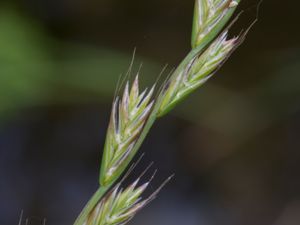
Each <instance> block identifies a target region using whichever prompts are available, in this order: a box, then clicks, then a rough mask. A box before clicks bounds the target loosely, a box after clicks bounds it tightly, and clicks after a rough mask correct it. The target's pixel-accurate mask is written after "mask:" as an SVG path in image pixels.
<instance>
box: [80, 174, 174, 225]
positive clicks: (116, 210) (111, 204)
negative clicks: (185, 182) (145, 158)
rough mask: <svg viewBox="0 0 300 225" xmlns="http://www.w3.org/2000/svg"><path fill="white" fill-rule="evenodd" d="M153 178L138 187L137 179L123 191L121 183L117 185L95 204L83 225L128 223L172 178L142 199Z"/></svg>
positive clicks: (119, 224) (118, 224)
mask: <svg viewBox="0 0 300 225" xmlns="http://www.w3.org/2000/svg"><path fill="white" fill-rule="evenodd" d="M155 173H156V172H155ZM155 173H154V174H155ZM153 177H154V175H153V176H152V177H151V179H150V180H149V181H148V182H146V183H144V184H142V185H138V183H139V181H140V177H139V178H138V179H137V180H136V181H134V182H133V183H132V184H131V185H129V186H128V187H127V188H126V189H125V190H123V189H121V183H118V184H117V185H116V186H115V187H114V188H113V189H112V190H111V191H110V192H109V193H108V194H107V195H106V197H104V198H103V199H102V200H101V201H100V202H99V203H98V204H97V206H96V207H95V208H94V209H93V211H92V212H91V213H90V214H89V216H88V219H87V220H86V222H85V223H84V225H121V224H122V225H123V224H126V223H127V222H129V221H130V220H131V219H132V218H133V217H134V216H135V215H136V213H137V212H139V211H140V210H141V209H142V208H144V207H145V206H146V205H147V204H148V203H149V202H151V201H152V200H153V199H154V198H155V197H156V196H157V194H158V193H159V191H160V190H161V189H162V187H163V186H164V185H165V184H166V183H167V182H169V181H170V179H171V178H172V177H169V178H168V179H167V180H166V181H165V182H164V183H163V184H162V185H161V186H160V187H159V188H158V189H157V190H156V191H154V192H153V193H152V194H151V195H150V196H148V197H147V198H145V199H143V198H142V194H143V193H144V191H145V190H146V189H147V187H148V186H149V184H150V182H151V180H152V179H153Z"/></svg>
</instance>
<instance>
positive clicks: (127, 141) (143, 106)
mask: <svg viewBox="0 0 300 225" xmlns="http://www.w3.org/2000/svg"><path fill="white" fill-rule="evenodd" d="M153 92H154V87H152V88H151V90H150V91H147V90H145V91H143V92H142V93H139V79H138V76H136V78H135V80H134V82H133V84H132V87H131V90H129V83H128V82H127V84H126V85H125V89H124V94H123V96H122V98H119V97H116V99H115V100H114V103H113V107H112V113H111V119H110V123H109V127H108V130H107V137H106V143H105V147H104V155H103V161H102V168H101V172H100V184H101V185H103V186H105V185H109V183H111V182H112V181H114V180H115V179H116V178H117V176H118V175H119V174H120V173H121V172H123V171H121V172H120V168H121V165H122V163H123V162H124V161H126V159H127V157H128V155H129V154H130V153H131V150H132V148H133V146H134V144H135V142H136V140H137V137H138V136H139V135H140V133H141V131H142V129H143V126H144V124H145V121H146V120H147V118H148V116H149V114H150V112H151V109H152V106H153V101H152V95H153Z"/></svg>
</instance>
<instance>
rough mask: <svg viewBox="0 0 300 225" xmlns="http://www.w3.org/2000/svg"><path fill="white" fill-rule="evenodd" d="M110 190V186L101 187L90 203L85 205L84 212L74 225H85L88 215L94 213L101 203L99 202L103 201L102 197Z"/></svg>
mask: <svg viewBox="0 0 300 225" xmlns="http://www.w3.org/2000/svg"><path fill="white" fill-rule="evenodd" d="M109 188H110V186H101V187H99V188H98V190H97V191H96V192H95V194H94V195H93V196H92V198H91V199H90V200H89V201H88V203H87V204H86V205H85V207H84V209H83V210H82V212H81V213H80V214H79V216H78V217H77V219H76V221H75V222H74V225H83V224H84V222H85V221H86V220H87V218H88V215H89V214H90V213H91V212H92V210H93V209H94V208H95V206H96V205H97V204H98V203H99V201H100V200H101V199H102V197H103V196H104V194H105V193H106V192H107V191H108V189H109Z"/></svg>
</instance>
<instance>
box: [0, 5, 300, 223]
mask: <svg viewBox="0 0 300 225" xmlns="http://www.w3.org/2000/svg"><path fill="white" fill-rule="evenodd" d="M257 4H258V1H252V0H251V1H247V0H243V1H242V3H241V5H240V8H239V9H240V10H242V9H243V10H244V14H243V15H242V17H241V18H240V20H239V22H238V23H237V24H236V25H235V26H234V27H233V29H232V32H231V33H232V35H236V34H238V33H239V32H240V30H241V29H245V28H247V26H248V25H249V24H250V23H251V22H252V21H253V20H254V19H255V18H256V17H257ZM299 7H300V3H299V1H295V0H286V1H280V0H265V1H263V2H262V4H261V7H260V9H259V11H258V15H259V18H258V22H257V23H256V25H255V26H254V27H253V29H252V30H251V32H250V33H249V35H248V37H247V39H246V41H245V43H244V44H243V45H242V46H241V47H240V48H239V49H238V50H237V51H236V52H235V53H234V55H233V56H232V57H231V58H230V60H229V61H228V62H227V63H226V64H225V66H224V67H223V68H222V69H221V70H220V71H219V72H218V74H217V75H216V76H215V77H214V78H213V79H211V80H210V81H209V83H208V84H206V85H205V86H204V87H202V88H201V89H200V90H199V91H197V93H195V94H193V95H192V96H191V97H190V98H188V99H187V100H186V101H185V102H184V103H182V104H181V105H180V106H178V107H177V108H176V110H174V111H173V112H172V113H171V114H170V115H168V116H167V117H165V118H163V119H161V120H160V121H158V122H157V123H156V125H155V126H154V127H153V129H152V131H151V134H150V135H149V138H148V139H147V140H146V142H145V144H144V145H143V147H142V149H141V152H146V156H145V157H144V159H143V161H142V163H141V164H140V165H139V167H138V168H137V172H136V173H138V172H139V171H140V170H142V169H143V167H145V166H146V165H147V164H148V163H149V162H151V161H154V162H155V168H156V167H157V168H159V173H158V175H157V177H156V179H155V181H154V182H153V185H152V186H151V187H150V188H149V191H153V190H154V189H155V187H157V185H159V184H160V183H161V182H162V181H163V179H165V178H166V177H167V176H169V175H170V174H172V173H175V174H176V176H175V178H174V179H173V181H172V182H171V183H170V184H169V185H168V186H167V187H166V188H165V189H164V190H163V191H162V193H161V194H160V196H159V198H158V199H157V200H156V201H155V202H153V203H152V204H151V205H150V206H149V207H147V208H146V209H145V210H144V211H142V212H141V213H140V214H139V215H138V216H137V217H136V218H135V219H134V220H133V221H132V222H131V224H143V225H148V224H149V225H150V224H157V225H159V224H163V225H169V224H170V225H171V224H172V225H177V224H178V225H182V224H186V225H200V224H201V225H221V224H222V225H229V224H230V225H241V224H243V225H297V224H299V223H300V216H299V215H300V199H299V197H300V196H299V193H300V192H299V190H300V182H299V171H300V153H299V151H300V150H299V147H300V138H299V136H300V74H299V71H300V46H299V45H300V37H299V36H300V29H299V23H300V14H299V12H298V11H299ZM192 12H193V0H172V1H171V0H152V1H146V0H139V1H138V0H127V1H126V0H72V1H71V0H19V1H17V0H14V1H12V0H7V1H1V3H0V179H1V180H0V223H1V224H3V225H5V224H18V219H19V216H20V213H21V210H24V220H25V219H26V218H28V221H29V224H41V221H42V220H43V218H47V221H48V222H47V224H50V225H51V224H53V225H54V224H55V225H65V224H72V222H73V221H74V219H75V217H76V215H77V214H78V213H79V212H80V209H81V208H82V207H83V205H84V203H85V202H86V201H87V200H88V198H89V197H90V196H91V194H92V193H93V192H94V191H95V190H96V188H97V178H98V169H99V163H100V159H101V153H102V146H103V142H104V137H105V132H106V127H107V123H108V118H109V113H110V107H111V100H112V96H113V92H114V88H115V86H116V82H117V80H118V77H119V75H120V74H121V73H125V71H126V70H127V68H128V65H129V63H130V59H131V57H132V52H133V49H134V47H137V59H136V64H135V67H138V66H139V64H140V63H141V62H143V69H142V76H141V80H142V83H143V86H147V85H148V86H149V85H150V84H151V83H152V82H153V81H155V80H156V78H157V76H158V74H159V72H160V70H161V69H162V67H163V66H164V65H165V64H166V63H168V64H169V68H170V69H171V68H172V67H174V66H176V65H177V64H178V63H179V62H180V60H181V59H182V58H183V57H184V56H185V54H187V53H188V51H189V48H190V47H189V46H190V33H191V21H192ZM133 178H134V176H133V177H131V178H130V179H133ZM130 179H129V180H130ZM24 224H25V221H24Z"/></svg>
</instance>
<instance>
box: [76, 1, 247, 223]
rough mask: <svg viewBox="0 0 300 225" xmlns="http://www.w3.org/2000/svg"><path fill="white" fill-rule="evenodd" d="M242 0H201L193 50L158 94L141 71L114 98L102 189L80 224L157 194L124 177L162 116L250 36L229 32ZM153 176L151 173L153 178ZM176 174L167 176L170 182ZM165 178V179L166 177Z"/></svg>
mask: <svg viewBox="0 0 300 225" xmlns="http://www.w3.org/2000/svg"><path fill="white" fill-rule="evenodd" d="M239 2H240V0H196V1H195V10H194V19H193V29H192V39H191V46H192V48H191V51H190V52H189V54H188V55H187V56H186V57H185V58H184V59H183V61H182V62H181V63H180V64H179V66H178V67H177V68H176V69H175V70H174V71H173V73H172V74H171V75H170V76H169V78H168V79H167V80H166V81H165V82H164V84H163V85H162V87H161V88H160V89H159V90H158V93H157V94H156V97H154V92H155V86H156V85H153V87H152V88H150V89H149V90H147V89H146V90H144V91H142V92H140V88H139V76H138V75H137V76H136V77H135V79H134V81H133V82H132V84H131V85H130V84H129V82H127V83H126V84H125V87H124V90H123V94H122V95H118V94H117V96H116V97H115V98H114V101H113V104H112V112H111V117H110V122H109V126H108V130H107V135H106V141H105V146H104V153H103V157H102V163H101V170H100V178H99V185H100V187H99V189H98V190H97V191H96V193H95V194H94V195H93V196H92V198H91V199H90V201H89V202H88V203H87V205H86V206H85V208H84V209H83V211H82V212H81V214H80V215H79V216H78V218H77V220H76V221H75V223H74V225H119V224H120V225H121V224H122V225H123V224H125V223H126V222H128V221H129V220H130V219H132V218H133V216H134V215H135V214H136V213H137V212H138V211H139V210H140V209H142V208H143V207H144V206H145V205H147V204H148V203H149V202H150V201H151V200H153V199H154V198H155V197H156V195H157V194H158V192H159V191H160V189H161V187H160V188H158V189H157V190H156V191H155V192H154V193H153V194H152V195H150V196H149V197H148V198H146V199H143V198H142V194H143V192H144V190H145V189H146V188H147V186H148V185H149V182H146V183H144V184H141V185H139V181H140V179H137V180H136V181H135V182H134V183H132V184H131V185H129V186H128V187H127V188H125V189H124V190H123V189H122V188H121V183H122V182H118V180H119V179H120V178H122V176H124V175H123V174H124V171H125V170H126V169H127V167H128V166H129V164H130V163H131V161H132V159H133V157H134V156H135V155H136V153H137V151H138V150H139V148H140V146H141V144H142V143H143V141H144V139H145V137H146V136H147V134H148V132H149V131H150V129H151V127H152V125H153V123H154V122H155V121H156V119H157V118H159V117H162V116H164V115H166V114H167V113H168V112H169V111H170V110H172V109H173V108H174V107H175V106H176V105H177V104H178V103H179V102H181V101H182V100H184V99H185V98H186V97H187V96H188V95H189V94H191V93H192V92H194V91H195V90H196V89H198V88H199V87H200V86H201V85H202V84H204V83H205V82H206V81H207V80H208V79H209V78H210V77H212V76H213V75H214V74H215V73H216V71H217V70H218V69H219V68H220V67H221V66H222V65H223V63H224V62H225V61H226V60H227V59H228V57H229V56H230V54H231V53H232V52H233V51H234V50H235V49H236V48H237V47H238V45H239V44H240V43H241V42H242V41H243V40H244V37H245V33H243V34H241V35H240V36H237V37H234V38H228V29H229V28H230V25H229V26H228V25H227V24H228V23H229V20H230V18H231V17H232V15H233V13H234V11H235V9H236V7H237V6H238V4H239ZM150 180H151V179H150ZM169 180H170V178H168V179H167V180H166V182H168V181H169ZM166 182H164V183H163V185H164V184H165V183H166Z"/></svg>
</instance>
